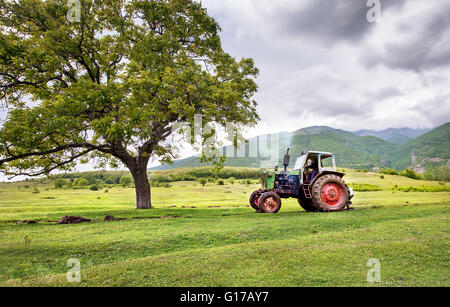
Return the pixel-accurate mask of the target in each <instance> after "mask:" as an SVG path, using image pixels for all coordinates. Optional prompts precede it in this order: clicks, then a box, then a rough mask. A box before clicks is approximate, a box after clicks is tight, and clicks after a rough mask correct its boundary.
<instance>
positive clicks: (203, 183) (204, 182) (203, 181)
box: [198, 178, 208, 186]
mask: <svg viewBox="0 0 450 307" xmlns="http://www.w3.org/2000/svg"><path fill="white" fill-rule="evenodd" d="M198 182H199V183H200V184H201V185H202V186H205V184H206V183H207V182H208V181H207V180H206V178H200V179H199V180H198Z"/></svg>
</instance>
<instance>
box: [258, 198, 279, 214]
mask: <svg viewBox="0 0 450 307" xmlns="http://www.w3.org/2000/svg"><path fill="white" fill-rule="evenodd" d="M262 205H263V206H264V208H265V209H266V210H267V211H272V210H275V208H276V207H277V206H278V202H277V200H276V199H275V198H273V197H267V198H266V199H265V200H264V203H263V204H262Z"/></svg>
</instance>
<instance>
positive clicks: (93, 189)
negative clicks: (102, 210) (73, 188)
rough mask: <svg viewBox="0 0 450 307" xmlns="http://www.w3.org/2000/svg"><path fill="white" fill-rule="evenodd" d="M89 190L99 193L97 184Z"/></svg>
mask: <svg viewBox="0 0 450 307" xmlns="http://www.w3.org/2000/svg"><path fill="white" fill-rule="evenodd" d="M89 190H91V191H98V185H96V184H93V185H91V186H90V187H89Z"/></svg>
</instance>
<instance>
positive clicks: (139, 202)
mask: <svg viewBox="0 0 450 307" xmlns="http://www.w3.org/2000/svg"><path fill="white" fill-rule="evenodd" d="M131 174H132V175H133V179H134V188H135V190H136V209H150V208H151V207H152V201H151V198H150V197H151V195H150V184H149V182H148V178H147V165H145V166H140V167H137V168H135V169H134V170H131Z"/></svg>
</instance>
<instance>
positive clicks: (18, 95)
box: [0, 0, 259, 208]
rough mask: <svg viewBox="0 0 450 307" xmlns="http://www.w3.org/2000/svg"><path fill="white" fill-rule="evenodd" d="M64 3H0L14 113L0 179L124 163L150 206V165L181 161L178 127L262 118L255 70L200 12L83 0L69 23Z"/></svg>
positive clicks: (178, 3)
mask: <svg viewBox="0 0 450 307" xmlns="http://www.w3.org/2000/svg"><path fill="white" fill-rule="evenodd" d="M68 5H69V4H68V2H67V1H65V0H47V1H43V0H21V1H6V0H0V29H1V31H0V89H1V91H0V99H3V100H4V103H5V104H6V105H7V106H8V109H9V114H8V118H7V120H6V122H5V123H4V125H3V127H2V128H1V131H0V171H2V172H4V173H6V174H8V175H29V176H38V175H42V174H49V173H50V172H51V171H53V170H57V169H59V170H72V169H73V168H74V167H75V166H76V163H77V162H78V161H80V162H82V163H83V162H84V163H85V162H88V161H89V159H92V161H98V163H99V164H100V166H103V165H104V164H105V163H110V165H111V166H117V165H118V163H123V164H124V165H125V166H126V167H127V168H128V169H129V170H130V171H131V174H132V176H133V179H134V183H135V189H136V207H137V208H150V207H151V195H150V185H149V182H148V179H147V165H148V161H149V159H150V158H158V159H159V161H160V162H162V163H168V162H172V161H173V159H174V158H175V157H176V155H175V153H176V150H175V148H174V147H175V146H176V143H174V142H170V140H169V139H168V138H169V136H170V135H171V134H172V133H173V132H172V128H173V126H174V125H176V124H177V123H180V122H189V123H191V124H192V123H193V122H194V117H195V114H201V115H202V116H203V121H202V122H203V123H209V122H215V123H216V124H217V125H218V126H221V127H225V126H226V123H227V122H232V123H238V126H245V125H249V124H254V123H256V122H257V120H258V119H259V118H258V115H257V113H256V102H255V101H254V100H253V99H252V97H253V95H254V93H255V92H256V90H257V86H256V83H255V81H254V78H255V77H256V76H257V74H258V70H257V68H256V67H255V66H254V64H253V60H252V59H245V58H244V59H241V60H236V59H235V58H233V57H232V56H231V55H229V54H228V53H226V52H225V51H224V50H223V49H222V47H221V42H220V37H219V31H220V27H219V25H218V24H217V22H216V21H215V20H214V19H213V18H212V17H210V16H208V14H207V12H206V9H204V8H203V7H202V6H201V3H199V2H197V1H194V0H165V1H163V0H158V1H157V0H154V1H151V0H140V1H139V0H130V1H125V0H108V1H94V0H85V1H81V11H80V13H81V14H80V20H79V21H75V22H74V20H73V19H72V18H67V15H68V14H67V13H68V12H69V10H70V9H71V8H69V6H68ZM30 101H32V102H33V103H30ZM191 127H193V125H191ZM207 137H209V136H208V135H206V136H203V138H207ZM94 158H95V159H94ZM211 160H212V159H211Z"/></svg>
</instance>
